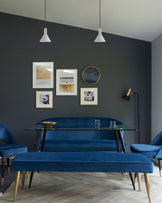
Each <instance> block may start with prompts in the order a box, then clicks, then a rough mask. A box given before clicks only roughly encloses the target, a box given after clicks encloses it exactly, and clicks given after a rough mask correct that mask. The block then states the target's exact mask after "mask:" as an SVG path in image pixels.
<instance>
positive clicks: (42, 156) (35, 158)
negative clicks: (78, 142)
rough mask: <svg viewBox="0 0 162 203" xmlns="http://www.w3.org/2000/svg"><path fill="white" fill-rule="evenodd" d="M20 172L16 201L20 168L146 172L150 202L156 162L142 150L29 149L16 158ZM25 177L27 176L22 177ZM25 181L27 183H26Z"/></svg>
mask: <svg viewBox="0 0 162 203" xmlns="http://www.w3.org/2000/svg"><path fill="white" fill-rule="evenodd" d="M11 169H12V171H17V172H16V179H15V190H14V198H13V200H14V201H16V195H17V189H18V183H19V176H20V172H23V177H24V174H25V172H26V171H63V172H129V173H131V172H135V173H137V174H140V173H144V177H145V184H146V189H147V194H148V199H149V203H151V197H150V185H149V178H148V174H147V173H152V172H153V163H152V161H151V160H149V159H148V158H147V157H145V156H144V155H142V154H135V153H115V152H27V153H23V154H21V155H19V156H17V157H15V158H14V159H13V160H12V166H11ZM137 177H139V182H140V176H137ZM22 180H24V178H22ZM23 185H24V183H23Z"/></svg>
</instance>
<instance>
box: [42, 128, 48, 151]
mask: <svg viewBox="0 0 162 203" xmlns="http://www.w3.org/2000/svg"><path fill="white" fill-rule="evenodd" d="M46 131H47V129H44V133H43V140H42V146H41V152H42V151H43V149H44V143H45V139H46Z"/></svg>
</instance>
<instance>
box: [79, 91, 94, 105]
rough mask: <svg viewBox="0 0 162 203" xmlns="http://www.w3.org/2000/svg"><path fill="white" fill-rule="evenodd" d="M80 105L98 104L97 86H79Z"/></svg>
mask: <svg viewBox="0 0 162 203" xmlns="http://www.w3.org/2000/svg"><path fill="white" fill-rule="evenodd" d="M80 105H98V88H80Z"/></svg>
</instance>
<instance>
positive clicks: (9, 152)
mask: <svg viewBox="0 0 162 203" xmlns="http://www.w3.org/2000/svg"><path fill="white" fill-rule="evenodd" d="M0 141H1V143H0V157H1V162H2V164H1V167H2V170H1V172H2V178H1V180H2V185H3V182H4V163H5V158H6V157H7V158H8V157H10V156H15V155H17V154H21V153H24V152H27V147H26V146H24V145H19V144H16V142H15V140H14V138H13V136H12V134H11V132H10V131H9V130H8V128H7V127H6V126H5V125H3V124H2V123H0Z"/></svg>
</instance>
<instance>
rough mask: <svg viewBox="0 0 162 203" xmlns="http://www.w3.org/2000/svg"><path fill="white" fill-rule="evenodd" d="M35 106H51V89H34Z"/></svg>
mask: <svg viewBox="0 0 162 203" xmlns="http://www.w3.org/2000/svg"><path fill="white" fill-rule="evenodd" d="M36 108H53V91H36Z"/></svg>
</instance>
